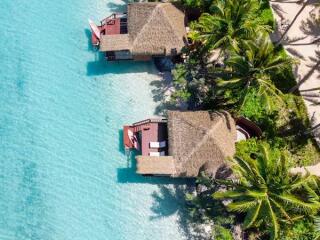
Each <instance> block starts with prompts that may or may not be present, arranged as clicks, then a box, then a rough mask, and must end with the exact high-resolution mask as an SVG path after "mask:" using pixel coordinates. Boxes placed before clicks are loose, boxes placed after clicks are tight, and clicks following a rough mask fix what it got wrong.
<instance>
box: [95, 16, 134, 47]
mask: <svg viewBox="0 0 320 240" xmlns="http://www.w3.org/2000/svg"><path fill="white" fill-rule="evenodd" d="M121 16H122V15H121ZM98 28H99V30H100V33H101V35H115V34H125V33H127V31H128V30H127V20H126V18H124V17H122V18H121V17H119V16H118V15H116V14H112V15H111V16H110V17H108V18H106V19H104V20H102V21H101V25H100V26H98ZM91 41H92V44H93V45H95V46H97V45H99V39H97V37H96V36H95V34H94V33H92V34H91Z"/></svg>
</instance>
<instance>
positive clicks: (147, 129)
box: [123, 122, 168, 156]
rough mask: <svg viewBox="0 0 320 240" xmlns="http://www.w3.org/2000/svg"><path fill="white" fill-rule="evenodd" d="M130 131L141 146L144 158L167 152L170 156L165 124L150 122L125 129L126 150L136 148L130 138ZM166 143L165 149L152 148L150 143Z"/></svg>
mask: <svg viewBox="0 0 320 240" xmlns="http://www.w3.org/2000/svg"><path fill="white" fill-rule="evenodd" d="M128 130H131V131H132V132H133V133H134V134H135V135H136V136H137V139H138V141H139V144H140V150H141V153H142V155H143V156H149V155H150V152H161V151H165V153H166V155H167V154H168V132H167V131H168V130H167V123H165V122H150V123H144V124H141V125H138V126H124V127H123V142H124V146H125V147H126V148H134V146H133V144H132V142H131V141H130V139H129V137H128ZM162 141H166V147H165V148H150V142H162Z"/></svg>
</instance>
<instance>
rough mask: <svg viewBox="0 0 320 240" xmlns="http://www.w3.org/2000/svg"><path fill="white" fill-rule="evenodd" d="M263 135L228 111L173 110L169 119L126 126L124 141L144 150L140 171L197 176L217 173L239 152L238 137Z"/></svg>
mask: <svg viewBox="0 0 320 240" xmlns="http://www.w3.org/2000/svg"><path fill="white" fill-rule="evenodd" d="M259 136H261V130H260V128H259V127H257V126H256V125H255V124H254V123H252V122H251V121H249V120H248V119H245V118H239V119H236V120H235V119H233V118H232V117H231V115H230V114H229V113H228V112H225V111H224V112H208V111H186V112H181V111H169V112H168V118H167V119H148V120H144V121H141V122H137V123H134V124H132V125H130V126H124V145H125V147H126V148H129V149H130V148H135V149H137V150H139V151H140V152H141V155H139V156H137V157H136V160H137V173H139V174H142V175H155V176H169V177H196V176H198V174H199V173H200V172H201V171H205V172H206V173H207V174H209V175H212V176H215V175H216V173H217V171H218V169H221V167H223V166H226V158H228V157H232V156H233V155H234V154H235V143H236V141H240V140H245V139H247V138H250V137H259Z"/></svg>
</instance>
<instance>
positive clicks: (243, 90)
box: [171, 0, 320, 240]
mask: <svg viewBox="0 0 320 240" xmlns="http://www.w3.org/2000/svg"><path fill="white" fill-rule="evenodd" d="M181 2H182V4H183V5H184V6H185V8H186V10H187V12H191V13H192V14H193V16H194V15H198V17H197V18H196V19H195V20H193V21H192V22H190V24H189V26H190V32H189V42H190V43H191V44H190V45H189V46H188V47H186V48H185V49H184V55H185V61H184V62H183V63H180V64H176V67H175V69H173V76H174V87H175V92H174V94H173V95H172V100H171V101H172V103H174V104H181V103H182V102H183V103H188V106H189V109H209V110H220V109H226V110H228V111H230V112H231V113H232V114H233V115H234V116H239V115H241V116H245V117H247V118H249V119H251V120H252V121H254V122H256V123H257V124H258V125H259V126H260V127H261V129H262V130H263V136H262V139H251V140H249V141H243V142H239V143H238V144H237V146H236V147H237V153H236V156H235V158H234V159H232V160H230V161H231V164H232V170H233V178H232V179H227V180H223V181H222V180H217V179H212V178H209V177H207V176H204V175H201V176H200V177H199V178H198V179H197V184H198V186H203V187H204V188H205V189H206V190H204V191H198V194H197V195H196V196H194V195H187V201H188V203H189V204H188V208H189V210H190V213H191V215H192V216H193V217H194V219H197V220H195V221H208V220H210V221H213V222H214V223H215V227H214V229H213V235H214V238H215V239H232V238H233V237H232V234H231V233H232V231H233V230H234V228H235V226H239V225H240V226H241V228H242V230H243V231H244V232H245V235H246V236H247V237H246V239H268V238H270V239H284V240H287V239H301V240H302V239H317V238H319V237H320V227H319V226H320V224H319V222H320V221H319V218H320V217H318V210H319V207H320V205H319V204H320V201H319V194H320V192H319V187H318V184H319V183H318V179H316V178H315V177H313V176H309V175H306V176H300V175H292V174H290V172H289V169H290V168H291V167H294V166H306V165H309V164H313V163H315V162H316V161H318V160H319V157H320V153H319V149H318V147H317V146H316V144H315V142H314V140H313V137H312V135H311V132H312V131H311V129H310V122H309V119H308V117H307V116H308V114H307V111H306V108H305V105H304V102H303V99H302V97H301V96H300V95H299V93H298V92H294V93H292V92H290V89H292V88H293V87H295V86H296V81H295V78H294V75H293V72H292V67H293V65H294V64H297V63H298V61H297V60H296V59H293V58H291V57H289V56H288V55H287V54H286V52H285V50H284V49H283V47H282V46H281V41H280V42H272V41H271V39H270V37H269V34H270V32H272V31H274V29H275V23H274V18H273V15H272V11H271V9H270V6H269V3H268V1H267V0H239V1H233V0H181ZM308 3H309V1H308ZM304 6H305V5H302V8H303V7H304ZM289 27H290V26H289ZM284 35H285V34H284ZM284 37H285V36H283V38H284ZM221 189H224V191H221ZM199 219H200V220H199Z"/></svg>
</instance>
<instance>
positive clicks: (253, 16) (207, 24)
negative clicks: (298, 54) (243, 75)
mask: <svg viewBox="0 0 320 240" xmlns="http://www.w3.org/2000/svg"><path fill="white" fill-rule="evenodd" d="M208 10H209V9H208ZM210 12H211V14H209V13H203V14H202V15H201V17H200V18H199V21H197V22H193V23H192V24H191V29H192V31H191V32H190V34H189V36H190V38H191V39H192V40H194V41H197V42H201V43H202V44H203V45H204V50H205V51H210V50H212V49H216V48H222V49H227V48H230V47H232V48H234V49H236V50H239V41H240V39H251V38H252V36H253V35H255V34H256V33H257V32H259V31H267V32H269V31H271V27H270V26H269V25H267V24H265V23H263V22H262V21H261V20H260V18H259V13H260V3H259V1H258V0H238V1H233V0H217V1H215V2H214V3H213V4H212V7H210Z"/></svg>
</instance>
